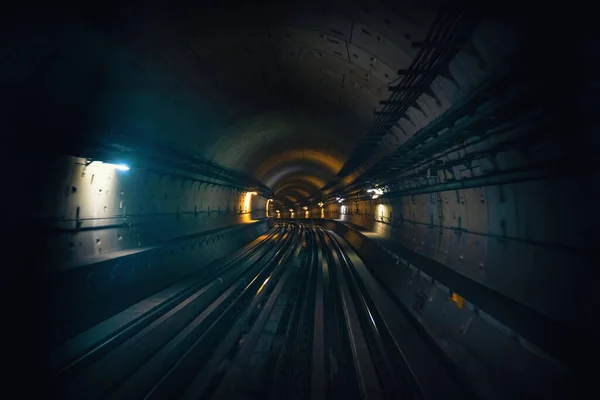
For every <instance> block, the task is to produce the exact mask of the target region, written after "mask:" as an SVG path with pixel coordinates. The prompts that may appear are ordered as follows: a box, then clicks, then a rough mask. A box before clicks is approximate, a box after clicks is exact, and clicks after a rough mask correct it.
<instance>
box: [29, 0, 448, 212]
mask: <svg viewBox="0 0 600 400" xmlns="http://www.w3.org/2000/svg"><path fill="white" fill-rule="evenodd" d="M161 3H165V2H160V1H159V2H151V3H143V4H135V5H128V6H127V7H126V6H115V7H113V8H109V7H107V8H106V9H105V10H103V13H102V14H99V13H98V10H93V11H92V10H90V11H84V12H83V13H84V14H83V15H84V17H83V19H84V20H86V21H85V22H86V23H87V22H88V21H87V20H88V19H89V20H92V21H93V22H94V25H92V27H91V28H90V27H88V25H86V24H85V23H84V21H82V20H81V19H79V17H75V16H73V17H72V18H66V17H64V18H62V20H61V21H62V22H63V23H64V28H63V30H64V31H65V32H64V33H65V35H64V37H63V36H61V35H60V34H58V36H57V39H56V43H57V45H56V46H54V48H55V50H56V54H57V55H56V56H55V61H53V63H54V64H53V65H52V66H51V67H50V68H49V69H50V70H52V71H54V74H55V75H56V80H57V81H60V80H61V76H62V77H65V76H67V75H69V79H70V80H71V81H72V82H73V84H72V87H71V88H70V89H69V90H65V89H64V88H63V89H61V92H60V93H57V94H56V95H57V96H60V97H63V98H65V101H66V102H70V103H79V104H81V103H84V104H85V102H88V103H89V102H93V103H94V107H93V110H94V112H93V115H88V116H87V117H86V118H87V119H86V121H87V123H88V124H91V125H93V126H88V127H87V128H86V135H88V136H89V135H94V134H95V132H97V131H98V136H100V135H104V134H105V133H106V131H107V130H109V131H111V132H112V133H115V135H117V136H116V137H117V138H118V137H119V135H121V136H122V137H128V136H135V139H136V140H137V141H152V140H158V139H160V140H163V139H164V140H166V141H167V143H168V144H169V145H171V146H173V147H174V148H176V149H178V150H182V151H185V152H186V153H188V154H190V155H194V156H200V157H203V158H205V159H209V160H212V161H214V162H217V163H219V164H221V165H223V166H225V167H229V168H233V169H236V170H239V171H241V172H243V173H246V174H248V175H250V176H253V177H254V178H256V179H258V180H260V181H262V182H263V183H265V184H266V185H267V186H269V187H271V188H272V189H273V191H274V193H287V194H286V196H287V197H286V199H287V201H302V200H303V198H305V197H308V196H313V197H319V195H320V192H319V190H320V189H321V188H322V187H323V185H324V184H325V183H326V182H328V181H330V180H331V179H332V178H333V177H334V176H335V175H336V173H337V172H338V171H339V170H340V168H341V166H342V165H343V163H344V162H345V161H346V160H347V158H348V156H349V154H350V152H351V151H352V149H353V148H354V147H355V146H356V144H357V143H358V141H359V140H360V138H361V136H362V135H363V134H364V133H365V130H366V128H367V127H368V125H369V123H371V122H372V120H373V117H374V110H375V109H376V108H377V107H378V104H379V101H380V100H385V99H387V98H388V97H389V92H388V90H387V86H388V85H389V84H391V83H393V81H394V80H396V78H397V73H396V71H397V70H398V69H402V68H407V67H408V66H409V65H410V63H411V61H412V59H413V57H415V55H416V52H417V50H416V49H414V48H412V47H411V42H412V41H413V40H423V39H424V38H425V37H426V35H427V32H428V28H429V26H430V25H431V23H432V21H433V19H434V17H435V15H436V11H437V6H436V3H439V2H434V1H427V2H424V1H407V2H402V4H396V2H392V1H379V2H374V1H369V2H363V1H347V0H346V1H341V0H336V1H332V2H328V3H323V2H297V3H296V4H294V5H289V4H286V3H285V2H281V4H278V2H268V1H256V2H248V3H246V4H245V5H238V4H236V5H235V7H233V6H231V7H230V6H228V5H227V4H226V2H225V3H220V2H215V3H214V4H206V3H198V2H181V3H180V4H177V6H175V5H174V4H172V2H171V3H170V4H171V6H170V7H169V8H168V11H166V10H167V8H166V7H165V5H164V4H161ZM367 3H368V4H367ZM398 3H400V2H398ZM106 10H110V11H106ZM67 22H68V23H67ZM41 30H42V31H43V28H41ZM67 31H68V32H67ZM73 31H75V32H78V33H79V34H78V35H72V33H73ZM73 38H76V39H73ZM47 46H50V47H53V44H52V43H50V44H48V45H47ZM84 53H85V55H84V56H82V54H84ZM41 54H42V55H43V52H42V53H41ZM72 54H77V56H78V57H77V58H75V57H72ZM40 57H41V56H40ZM32 64H35V62H33V63H32ZM65 64H66V65H70V66H71V68H68V69H67V68H61V66H64V65H65ZM79 75H81V76H82V77H81V79H78V76H79ZM90 78H92V79H90ZM78 82H79V83H82V82H97V83H98V86H97V87H78ZM87 85H88V86H89V83H88V84H87ZM115 143H117V144H118V143H119V139H115ZM294 185H296V186H297V187H296V188H295V191H292V189H293V187H294ZM290 193H293V195H290Z"/></svg>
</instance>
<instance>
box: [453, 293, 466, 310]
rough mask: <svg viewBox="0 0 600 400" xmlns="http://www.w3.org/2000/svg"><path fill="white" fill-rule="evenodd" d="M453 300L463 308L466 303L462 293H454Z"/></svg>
mask: <svg viewBox="0 0 600 400" xmlns="http://www.w3.org/2000/svg"><path fill="white" fill-rule="evenodd" d="M452 301H453V302H454V303H456V305H457V306H458V308H463V306H464V305H465V299H463V298H462V297H461V296H460V295H458V294H456V293H452Z"/></svg>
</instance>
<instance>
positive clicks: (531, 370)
mask: <svg viewBox="0 0 600 400" xmlns="http://www.w3.org/2000/svg"><path fill="white" fill-rule="evenodd" d="M318 223H319V224H321V225H323V226H324V227H325V228H327V229H331V230H333V231H335V232H336V233H338V234H339V235H340V236H342V237H343V238H344V239H346V240H347V241H348V242H349V243H350V244H351V245H352V247H354V249H355V250H356V251H357V253H358V254H359V256H360V257H361V258H362V259H363V260H364V262H365V264H366V265H367V267H368V268H369V269H370V270H371V271H372V272H373V273H374V274H375V276H376V277H377V278H378V280H379V281H380V282H381V284H382V285H383V286H384V287H385V288H386V289H387V291H388V293H389V294H390V295H391V296H392V297H393V298H394V299H395V300H396V302H397V304H400V305H401V307H402V309H403V312H404V313H405V315H407V316H408V317H409V320H411V322H412V323H413V324H414V326H416V327H417V330H419V331H420V332H421V334H422V335H423V337H424V338H426V340H432V342H431V343H432V344H433V346H434V347H435V348H436V349H438V351H439V352H440V354H441V355H442V357H443V358H445V359H447V360H450V362H451V367H450V368H451V369H452V370H454V371H458V375H459V376H460V377H461V379H463V380H464V382H468V385H470V386H472V387H473V389H474V390H475V391H476V392H477V393H478V394H479V395H481V396H482V397H483V398H489V399H506V398H519V399H520V398H523V399H526V398H536V397H540V396H541V398H564V397H565V396H567V393H569V392H568V390H569V386H568V385H569V381H568V379H567V377H566V376H565V375H564V374H563V372H562V370H561V368H560V367H557V366H556V364H555V363H554V362H551V361H548V360H547V359H546V358H545V356H543V355H540V354H539V353H536V352H535V351H531V350H530V349H529V348H527V347H526V346H524V345H523V344H522V343H521V342H519V340H515V337H514V336H513V334H512V333H511V332H510V331H507V330H506V328H504V327H502V326H501V325H498V324H497V322H496V321H495V320H494V319H493V318H491V317H490V316H489V315H487V314H486V313H484V312H482V311H481V310H478V309H477V308H476V307H473V306H472V305H471V304H469V303H468V302H467V300H466V299H463V298H462V297H461V296H460V295H457V294H456V293H454V292H453V291H452V290H451V289H450V288H448V287H447V286H444V285H443V284H442V283H441V282H439V281H434V280H433V279H432V277H431V276H428V275H427V274H424V273H422V271H421V270H419V268H418V265H417V266H415V265H413V264H412V263H411V262H410V261H407V260H405V259H403V258H399V257H398V256H397V255H395V254H393V253H392V252H390V251H389V250H387V249H386V248H384V247H382V246H381V245H380V244H378V243H377V242H375V241H373V240H371V239H369V238H368V237H367V236H365V235H364V234H363V233H361V232H359V231H358V230H356V229H353V228H351V227H349V226H347V225H345V224H344V223H340V222H337V221H325V220H318Z"/></svg>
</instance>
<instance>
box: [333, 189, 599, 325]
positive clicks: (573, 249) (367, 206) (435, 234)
mask: <svg viewBox="0 0 600 400" xmlns="http://www.w3.org/2000/svg"><path fill="white" fill-rule="evenodd" d="M576 185H577V182H576V181H573V180H571V179H569V178H563V179H560V178H557V179H551V180H544V181H537V182H523V183H515V184H508V185H499V186H488V187H480V188H473V189H463V190H453V191H441V192H437V193H425V194H418V195H413V196H403V197H398V198H391V199H378V200H370V201H369V200H366V201H359V202H354V204H353V205H352V206H350V205H349V206H348V207H347V210H346V213H345V214H344V215H341V219H342V220H344V221H347V222H351V223H353V224H356V225H358V226H360V227H363V228H365V229H367V230H370V231H373V232H376V233H377V234H379V235H381V236H383V237H386V238H391V239H393V240H394V241H397V242H399V243H401V244H402V245H403V246H405V247H406V248H408V249H410V250H412V251H415V252H417V253H419V254H423V255H425V256H427V257H429V258H431V259H433V260H436V261H438V262H440V263H442V264H444V265H446V266H447V267H449V268H451V269H453V270H455V271H457V272H459V273H461V274H463V275H465V276H467V277H469V278H471V279H473V280H475V281H477V282H479V283H481V284H483V285H486V286H488V287H490V288H492V289H494V290H497V291H499V292H501V293H503V294H505V295H506V296H509V297H511V298H513V299H515V300H517V301H519V302H521V303H523V304H526V305H527V306H529V307H532V308H534V309H536V310H537V311H539V312H541V313H544V314H546V315H548V316H550V317H552V318H555V319H557V320H559V321H562V322H564V323H567V324H570V325H572V326H575V327H580V328H581V327H586V328H590V327H592V326H593V323H592V322H593V321H592V320H591V316H590V315H586V314H582V313H575V312H573V310H577V309H581V308H582V307H584V305H585V304H586V302H589V301H590V300H591V299H590V298H589V297H587V296H588V295H589V293H587V292H586V291H584V290H583V288H582V287H581V283H582V281H581V279H582V276H585V271H586V270H588V268H589V260H590V251H591V249H592V244H591V243H589V240H590V237H589V236H587V235H588V233H589V232H591V221H586V220H585V219H583V218H576V217H574V216H575V215H576V212H569V211H568V210H570V209H571V207H572V201H573V196H574V195H575V194H576V193H579V192H580V190H579V189H578V188H577V187H576Z"/></svg>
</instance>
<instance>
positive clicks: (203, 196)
mask: <svg viewBox="0 0 600 400" xmlns="http://www.w3.org/2000/svg"><path fill="white" fill-rule="evenodd" d="M46 168H47V170H46V179H45V181H44V184H43V186H44V190H43V192H42V193H41V194H40V195H39V196H38V198H37V201H38V207H36V215H35V220H36V222H37V223H38V224H39V225H40V227H41V229H42V231H43V235H44V237H43V238H42V239H43V240H42V243H43V244H44V246H45V247H44V248H43V249H42V253H43V254H44V256H45V261H46V263H45V266H44V268H43V269H42V271H43V272H42V274H43V276H44V277H45V278H44V279H48V280H49V281H50V282H52V283H53V284H52V285H51V289H50V290H53V293H52V294H51V295H50V296H48V298H49V299H50V300H49V301H50V303H52V306H51V309H53V310H55V311H54V312H49V315H52V320H51V321H48V324H49V326H51V328H50V329H51V331H52V334H50V335H49V340H56V341H59V340H62V339H64V338H65V337H68V336H69V335H72V334H73V333H75V332H77V331H81V330H82V329H85V328H86V327H89V326H90V325H92V324H94V323H98V322H99V321H101V320H102V319H104V318H107V317H109V316H110V315H112V314H113V313H115V312H118V311H120V310H122V309H124V308H125V307H127V306H128V305H130V304H132V303H134V302H136V301H139V300H141V299H142V298H144V297H145V296H148V295H150V294H152V293H154V292H156V291H158V290H160V289H162V288H164V287H166V286H168V285H170V284H172V283H174V282H176V281H177V280H180V279H181V278H183V277H185V276H187V275H190V274H192V273H194V272H198V271H199V270H200V269H201V268H203V267H205V266H207V265H208V264H210V263H211V262H213V261H215V260H217V259H219V258H221V257H223V256H225V255H227V254H229V253H231V252H232V251H235V250H237V249H238V248H240V247H241V246H243V245H244V244H246V243H248V242H250V241H251V240H253V239H255V238H256V237H258V236H259V235H260V234H262V233H264V232H265V231H266V230H267V229H268V226H269V224H268V223H267V221H266V220H265V219H264V218H265V204H266V199H264V198H263V197H261V196H259V195H257V196H254V195H251V203H250V209H248V210H247V209H246V206H247V203H246V200H245V199H246V196H247V195H246V192H242V191H239V190H232V189H229V188H226V187H224V186H218V185H206V184H201V183H200V182H198V181H194V179H188V178H179V177H173V176H170V175H167V174H161V173H159V172H154V171H148V170H143V169H136V168H135V166H132V168H131V169H130V170H129V171H118V170H116V169H114V168H111V167H109V166H107V165H103V164H101V165H96V164H90V165H89V166H87V167H86V166H85V159H81V158H77V157H72V156H64V157H61V158H58V159H56V160H55V163H54V164H52V165H47V166H46Z"/></svg>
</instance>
